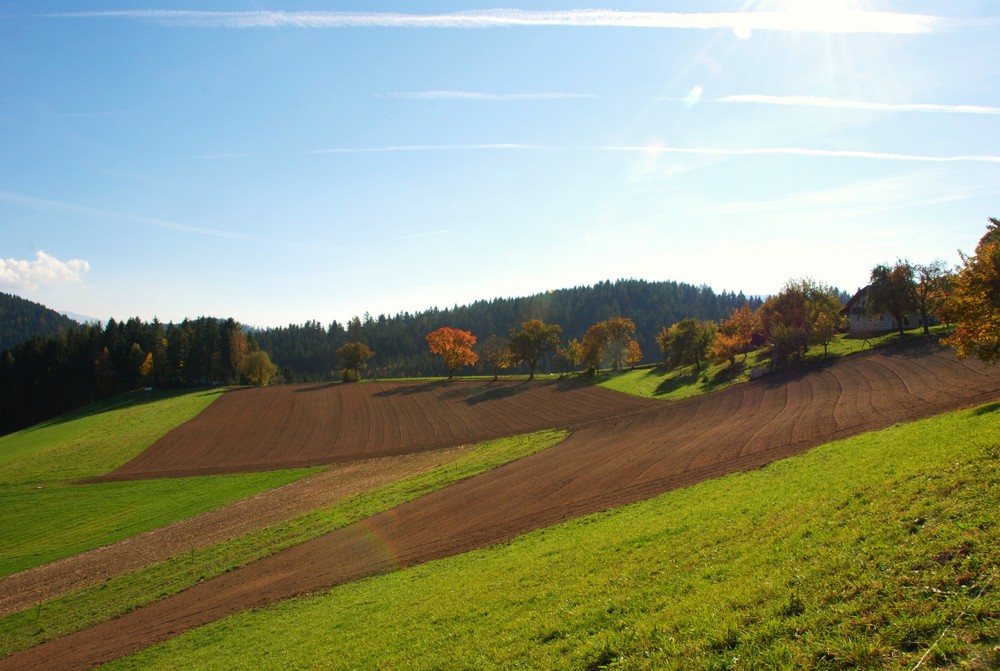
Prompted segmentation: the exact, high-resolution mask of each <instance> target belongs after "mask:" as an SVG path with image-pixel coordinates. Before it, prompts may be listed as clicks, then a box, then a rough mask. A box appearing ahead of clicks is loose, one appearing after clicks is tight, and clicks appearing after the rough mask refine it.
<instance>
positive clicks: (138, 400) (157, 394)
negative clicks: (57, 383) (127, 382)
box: [23, 387, 226, 431]
mask: <svg viewBox="0 0 1000 671" xmlns="http://www.w3.org/2000/svg"><path fill="white" fill-rule="evenodd" d="M195 391H199V389H197V388H194V389H192V388H189V387H188V388H177V389H154V390H151V391H145V390H142V389H138V390H136V391H127V392H124V393H122V394H116V395H115V396H111V397H109V398H105V399H102V400H100V401H95V402H93V403H88V404H87V405H85V406H83V407H82V408H77V409H76V410H70V411H69V412H65V413H63V414H61V415H59V416H58V417H53V418H52V419H49V420H45V421H44V422H39V423H38V424H35V425H33V426H30V427H28V428H27V429H23V430H25V431H37V430H38V429H44V428H48V427H53V426H59V425H61V424H65V423H67V422H73V421H76V420H78V419H85V418H87V417H93V416H96V415H102V414H104V413H106V412H114V411H116V410H126V409H128V408H135V407H139V406H142V405H147V404H149V403H156V402H158V401H163V400H165V399H169V398H174V397H176V396H183V395H185V394H190V393H192V392H195ZM200 391H204V393H208V394H222V393H224V392H225V391H226V388H225V387H215V388H205V389H203V390H200Z"/></svg>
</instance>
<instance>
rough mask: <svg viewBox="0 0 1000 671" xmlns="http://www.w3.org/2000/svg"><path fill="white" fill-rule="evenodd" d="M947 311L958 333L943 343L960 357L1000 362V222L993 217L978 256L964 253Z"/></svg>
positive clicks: (978, 250) (980, 242) (952, 284)
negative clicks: (953, 349)
mask: <svg viewBox="0 0 1000 671" xmlns="http://www.w3.org/2000/svg"><path fill="white" fill-rule="evenodd" d="M947 308H948V314H949V316H950V317H951V319H952V320H953V321H954V323H955V330H954V331H953V332H952V334H951V335H950V336H948V337H947V338H945V339H944V340H943V341H942V342H943V343H944V344H946V345H949V346H951V347H954V348H955V351H956V352H957V353H958V356H959V357H960V358H965V357H967V356H976V357H978V358H979V359H982V360H983V361H986V362H988V363H996V362H997V361H1000V219H994V218H990V223H989V226H987V231H986V235H984V236H983V237H982V238H981V239H980V240H979V244H978V245H976V253H975V254H973V255H971V256H966V255H965V254H962V267H961V268H960V269H959V271H958V273H957V274H956V275H955V277H954V279H953V280H952V283H951V295H950V296H948V298H947Z"/></svg>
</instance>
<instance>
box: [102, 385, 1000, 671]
mask: <svg viewBox="0 0 1000 671" xmlns="http://www.w3.org/2000/svg"><path fill="white" fill-rule="evenodd" d="M998 437H1000V404H993V405H990V406H985V407H982V408H979V409H975V410H966V411H960V412H955V413H951V414H948V415H942V416H940V417H936V418H931V419H928V420H924V421H920V422H915V423H913V424H907V425H898V426H895V427H892V428H890V429H886V430H883V431H880V432H875V433H870V434H865V435H862V436H858V437H855V438H851V439H848V440H844V441H839V442H836V443H831V444H829V445H827V446H823V447H820V448H817V449H815V450H812V451H810V452H809V453H807V454H805V455H802V456H800V457H795V458H792V459H787V460H784V461H781V462H777V463H775V464H773V465H771V466H769V467H767V468H763V469H760V470H757V471H753V472H748V473H742V474H737V475H732V476H729V477H725V478H721V479H718V480H713V481H709V482H705V483H702V484H699V485H697V486H693V487H690V488H686V489H683V490H678V491H674V492H669V493H667V494H664V495H662V496H660V497H657V498H655V499H652V500H650V501H646V502H642V503H639V504H635V505H631V506H628V507H625V508H622V509H618V510H614V511H610V512H607V513H602V514H597V515H591V516H588V517H585V518H580V519H577V520H573V521H571V522H568V523H566V524H562V525H560V526H557V527H552V528H548V529H545V530H541V531H538V532H535V533H532V534H528V535H526V536H522V537H520V538H518V539H516V540H514V541H512V542H510V543H508V544H505V545H502V546H498V547H494V548H490V549H484V550H481V551H476V552H472V553H468V554H464V555H461V556H458V557H454V558H450V559H445V560H441V561H438V562H433V563H429V564H425V565H422V566H419V567H416V568H412V569H408V570H405V571H401V572H398V573H394V574H390V575H385V576H380V577H376V578H371V579H367V580H363V581H359V582H356V583H351V584H348V585H344V586H341V587H337V588H335V589H333V590H332V591H331V592H329V593H328V594H324V595H318V596H313V597H309V598H300V599H295V600H291V601H288V602H284V603H282V604H279V605H277V606H274V607H271V608H267V609H264V610H261V611H255V612H249V613H244V614H241V615H238V616H235V617H232V618H228V619H226V620H223V621H220V622H217V623H215V624H212V625H209V626H207V627H204V628H201V629H199V630H196V631H194V632H190V633H189V634H187V635H184V636H182V637H180V638H178V639H175V640H172V641H169V642H167V643H165V644H163V645H160V646H158V647H156V648H152V649H150V650H148V651H145V652H142V653H140V654H138V655H136V656H133V657H131V658H128V659H125V660H120V661H119V662H117V663H114V664H112V665H110V667H109V668H111V669H118V670H120V669H140V668H141V669H160V668H162V669H189V668H198V669H259V668H269V669H279V668H280V669H305V668H323V669H358V668H367V669H473V668H475V669H517V668H532V669H536V668H538V669H587V670H589V669H602V668H609V669H802V668H812V669H882V668H888V669H915V668H918V667H920V668H941V667H944V668H956V669H957V668H963V669H972V670H977V669H979V670H985V669H994V668H998V666H1000V652H998V648H997V646H998V645H1000V518H998V515H1000V486H998V485H997V483H1000V438H998Z"/></svg>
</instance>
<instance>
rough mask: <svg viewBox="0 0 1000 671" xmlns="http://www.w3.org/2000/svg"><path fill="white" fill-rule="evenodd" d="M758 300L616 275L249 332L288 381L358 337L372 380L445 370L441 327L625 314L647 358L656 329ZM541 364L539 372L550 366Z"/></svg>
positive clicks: (581, 320) (331, 362)
mask: <svg viewBox="0 0 1000 671" xmlns="http://www.w3.org/2000/svg"><path fill="white" fill-rule="evenodd" d="M761 303H762V301H761V299H760V298H758V297H749V298H748V297H746V296H744V295H743V293H742V292H739V293H732V292H726V291H723V292H722V293H715V292H714V291H713V290H712V289H711V288H709V287H706V286H694V285H690V284H684V283H681V282H646V281H644V280H619V281H617V282H610V281H607V282H600V283H598V284H596V285H593V286H583V287H574V288H572V289H560V290H558V291H552V292H546V293H542V294H536V295H534V296H526V297H521V298H496V299H493V300H488V301H486V300H484V301H476V302H475V303H472V304H470V305H465V306H455V307H453V308H448V309H437V308H433V309H430V310H426V311H424V312H419V313H416V314H411V313H407V312H404V313H400V314H397V315H395V316H391V317H390V316H386V315H379V316H378V317H372V316H371V315H367V314H366V315H365V316H364V317H363V318H361V317H355V318H354V319H352V320H350V321H348V322H347V323H346V324H341V323H339V322H336V321H334V322H332V323H331V324H330V325H329V326H326V327H324V326H323V325H322V324H320V323H319V322H315V321H313V322H306V323H305V324H302V325H301V326H300V325H290V326H287V327H281V328H270V329H261V330H255V331H253V336H254V338H255V339H256V341H257V342H258V343H259V345H260V348H261V349H262V350H264V351H266V352H269V353H270V354H271V358H272V359H273V360H274V362H275V363H276V364H277V365H278V366H279V368H280V370H281V375H282V377H283V378H284V379H285V380H286V381H287V380H320V379H328V378H329V376H330V375H331V374H332V372H333V371H335V370H337V368H338V362H337V355H336V351H337V349H338V348H340V347H342V346H343V345H345V344H347V343H349V342H358V341H360V342H364V343H365V344H367V345H368V347H370V348H371V350H372V351H373V352H374V356H373V357H372V359H371V361H370V362H369V364H368V370H369V374H370V375H373V376H376V377H409V376H419V375H444V374H446V372H447V371H446V369H445V368H444V366H443V364H442V362H441V359H440V358H439V357H436V356H433V355H431V353H430V352H429V350H428V349H427V342H426V340H425V336H426V335H427V334H428V333H430V332H431V331H434V330H436V329H438V328H441V327H442V326H448V327H452V328H456V329H462V330H466V331H471V332H472V333H473V334H474V335H475V336H476V337H477V338H478V339H479V341H480V342H482V341H484V340H486V339H487V338H488V337H489V336H490V335H496V336H498V337H501V338H504V337H506V336H507V335H508V334H509V333H510V331H511V330H512V329H515V328H517V327H518V326H519V325H520V324H521V323H522V322H524V321H526V320H528V319H540V320H542V321H544V322H546V323H548V324H558V325H559V326H561V327H562V339H563V341H564V342H566V341H568V340H570V339H572V338H576V339H582V338H583V334H584V333H585V332H586V330H587V329H588V328H589V327H590V326H592V325H593V324H595V323H597V322H599V321H603V320H605V319H609V318H611V317H627V318H630V319H632V321H633V322H634V323H635V326H636V336H635V337H636V340H637V341H638V343H639V345H640V347H641V348H642V351H643V353H644V358H645V360H646V361H657V360H660V359H661V358H662V354H661V353H660V350H659V347H658V345H657V344H656V336H657V333H659V331H660V329H662V328H663V327H665V326H670V325H671V324H673V323H674V322H676V321H679V320H681V319H684V318H687V317H693V318H696V319H702V320H712V321H717V320H720V319H724V318H725V317H728V316H729V314H730V313H731V312H732V310H733V309H734V308H739V307H741V306H743V305H749V306H750V308H751V309H756V308H757V307H759V306H760V304H761ZM548 366H549V364H548V362H547V361H543V362H541V364H540V367H539V370H540V372H545V371H546V370H548V369H549V368H548Z"/></svg>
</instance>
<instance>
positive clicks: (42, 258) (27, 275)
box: [0, 250, 90, 289]
mask: <svg viewBox="0 0 1000 671" xmlns="http://www.w3.org/2000/svg"><path fill="white" fill-rule="evenodd" d="M89 270H90V264H89V263H88V262H87V261H83V260H81V259H70V260H69V261H60V260H59V259H57V258H56V257H54V256H50V255H48V254H46V253H45V252H43V251H42V250H38V251H37V252H35V260H34V261H27V260H23V259H6V260H4V259H0V282H3V283H4V284H10V285H14V286H17V287H20V288H22V289H36V288H38V287H39V285H42V284H62V283H64V282H79V281H81V280H82V279H83V277H82V275H83V274H84V273H86V272H87V271H89Z"/></svg>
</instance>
